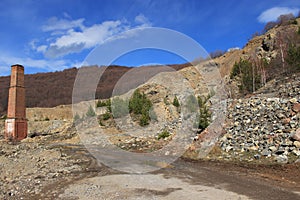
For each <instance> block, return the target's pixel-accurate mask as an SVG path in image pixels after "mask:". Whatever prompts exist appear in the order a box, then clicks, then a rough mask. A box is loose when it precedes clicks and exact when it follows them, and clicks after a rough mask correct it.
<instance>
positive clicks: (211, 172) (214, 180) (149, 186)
mask: <svg viewBox="0 0 300 200" xmlns="http://www.w3.org/2000/svg"><path fill="white" fill-rule="evenodd" d="M0 147H1V149H0V199H31V200H32V199H65V200H67V199H68V200H71V199H298V198H300V196H299V195H298V194H296V193H297V192H298V193H299V194H300V170H299V169H300V164H299V163H294V164H286V165H278V164H276V165H275V164H272V165H270V164H251V163H238V162H237V163H232V162H224V161H211V160H202V161H192V160H187V159H182V158H180V159H178V160H177V161H176V162H174V163H172V164H171V165H169V166H167V167H166V168H163V169H160V170H159V171H155V172H152V173H149V174H126V173H122V172H119V171H116V170H113V169H111V168H109V167H106V166H104V165H103V164H99V163H98V162H97V160H96V159H95V158H94V157H92V156H91V154H90V153H89V152H88V151H87V150H86V148H85V147H84V146H83V145H82V144H81V143H80V139H79V138H78V135H77V134H76V131H75V130H74V129H73V128H68V130H67V131H62V132H60V133H56V134H51V135H50V134H49V135H44V136H43V135H40V136H36V137H33V138H28V139H26V140H24V141H22V142H20V143H7V142H6V141H4V140H1V142H0Z"/></svg>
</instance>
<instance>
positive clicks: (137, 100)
mask: <svg viewBox="0 0 300 200" xmlns="http://www.w3.org/2000/svg"><path fill="white" fill-rule="evenodd" d="M151 107H152V103H151V101H150V100H149V99H148V98H147V96H146V95H145V94H144V93H141V92H140V91H139V89H136V90H135V91H134V93H133V95H132V97H131V98H130V100H129V112H130V113H131V114H133V115H134V117H135V118H137V120H139V124H140V126H146V125H148V124H149V121H150V120H151V118H150V115H149V111H150V109H151Z"/></svg>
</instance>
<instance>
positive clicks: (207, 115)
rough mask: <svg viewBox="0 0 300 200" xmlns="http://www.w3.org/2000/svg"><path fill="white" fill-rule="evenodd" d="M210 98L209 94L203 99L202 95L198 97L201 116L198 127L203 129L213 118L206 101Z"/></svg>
mask: <svg viewBox="0 0 300 200" xmlns="http://www.w3.org/2000/svg"><path fill="white" fill-rule="evenodd" d="M208 99H209V96H207V97H205V98H204V99H202V98H201V97H198V104H199V117H198V128H199V129H201V130H204V129H206V128H207V127H208V126H209V124H210V120H211V112H210V111H209V108H208V107H207V105H206V103H207V101H208Z"/></svg>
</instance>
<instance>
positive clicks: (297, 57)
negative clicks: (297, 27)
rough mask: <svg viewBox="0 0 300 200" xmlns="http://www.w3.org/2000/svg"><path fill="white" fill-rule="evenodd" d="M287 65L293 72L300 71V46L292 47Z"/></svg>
mask: <svg viewBox="0 0 300 200" xmlns="http://www.w3.org/2000/svg"><path fill="white" fill-rule="evenodd" d="M287 63H288V64H289V65H290V66H291V68H292V69H293V70H300V46H298V47H296V45H290V47H289V49H288V53H287Z"/></svg>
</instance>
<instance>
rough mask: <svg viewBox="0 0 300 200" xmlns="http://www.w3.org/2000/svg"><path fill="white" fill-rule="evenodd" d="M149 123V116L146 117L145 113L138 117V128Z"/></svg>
mask: <svg viewBox="0 0 300 200" xmlns="http://www.w3.org/2000/svg"><path fill="white" fill-rule="evenodd" d="M149 121H150V116H149V114H148V115H147V114H146V113H143V114H142V115H141V117H140V122H139V124H140V126H146V125H148V124H149Z"/></svg>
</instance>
